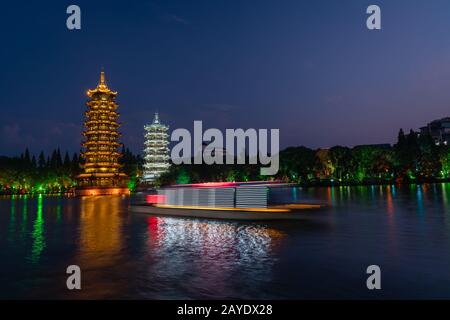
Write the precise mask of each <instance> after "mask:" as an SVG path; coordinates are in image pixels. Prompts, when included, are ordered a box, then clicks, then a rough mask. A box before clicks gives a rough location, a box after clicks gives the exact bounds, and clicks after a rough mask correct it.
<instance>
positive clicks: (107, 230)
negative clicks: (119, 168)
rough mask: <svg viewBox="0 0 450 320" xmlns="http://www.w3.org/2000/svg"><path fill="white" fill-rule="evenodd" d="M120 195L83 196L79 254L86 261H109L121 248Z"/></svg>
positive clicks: (97, 263) (96, 262)
mask: <svg viewBox="0 0 450 320" xmlns="http://www.w3.org/2000/svg"><path fill="white" fill-rule="evenodd" d="M120 207H121V197H119V196H105V197H83V198H81V210H80V211H81V216H80V258H81V260H82V261H83V262H84V263H88V264H89V265H93V264H95V265H100V264H103V263H108V262H109V259H110V258H111V257H113V256H114V254H115V253H117V252H119V251H120V249H121V248H122V230H121V227H122V219H121V210H120V209H121V208H120Z"/></svg>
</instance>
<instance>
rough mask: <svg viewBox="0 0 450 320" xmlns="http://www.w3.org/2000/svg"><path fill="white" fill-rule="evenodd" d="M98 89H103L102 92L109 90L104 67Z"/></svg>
mask: <svg viewBox="0 0 450 320" xmlns="http://www.w3.org/2000/svg"><path fill="white" fill-rule="evenodd" d="M97 88H99V89H102V90H108V86H107V85H106V80H105V71H104V70H103V67H102V71H101V72H100V82H99V83H98V86H97Z"/></svg>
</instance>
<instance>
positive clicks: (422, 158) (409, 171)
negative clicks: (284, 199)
mask: <svg viewBox="0 0 450 320" xmlns="http://www.w3.org/2000/svg"><path fill="white" fill-rule="evenodd" d="M122 153H123V157H122V158H121V159H120V163H121V165H122V166H123V169H122V170H123V172H124V173H126V174H127V175H128V176H129V177H130V182H129V184H128V187H129V188H130V189H131V190H132V191H134V190H135V189H136V188H137V189H141V188H145V187H148V186H147V185H143V184H141V183H140V181H139V178H140V177H141V176H142V165H143V160H142V158H141V157H140V156H139V155H134V154H133V153H132V152H131V151H130V150H129V149H126V148H125V147H123V149H122ZM81 165H82V159H80V157H79V154H78V153H75V154H73V156H72V157H70V156H69V154H68V153H67V152H66V153H65V155H64V156H62V154H61V152H60V149H56V150H54V151H53V152H52V153H51V155H50V156H47V157H46V156H45V154H44V153H43V152H41V153H40V154H39V155H38V156H37V157H36V156H34V155H33V156H31V155H30V153H29V151H28V149H27V150H25V152H24V153H23V154H21V155H20V156H18V157H4V156H3V157H1V156H0V194H1V195H13V194H17V195H19V194H61V193H70V192H71V191H72V190H73V189H74V188H75V186H76V179H75V178H76V176H77V175H78V174H79V173H80V172H81ZM259 169H260V166H259V165H250V164H234V165H225V164H222V165H217V164H216V165H206V164H202V165H186V164H182V165H171V167H170V169H169V171H168V172H167V173H165V174H163V175H162V176H161V177H160V178H159V179H158V180H157V181H156V183H155V185H156V186H157V187H159V186H165V185H169V184H187V183H198V182H217V181H257V180H267V181H282V182H290V183H295V184H297V185H299V186H302V187H328V186H364V185H399V184H422V183H443V182H450V147H449V146H446V145H441V146H437V145H436V144H435V143H434V141H433V139H432V137H431V136H430V135H427V134H419V133H417V132H414V131H412V130H411V131H410V132H409V133H408V134H405V133H404V132H403V130H400V132H399V134H398V138H397V142H396V143H395V144H394V145H392V146H391V145H361V146H356V147H353V148H349V147H342V146H335V147H332V148H329V149H316V150H314V149H310V148H307V147H289V148H286V149H284V150H282V151H281V152H280V168H279V171H278V173H277V174H276V175H275V176H270V177H268V176H261V175H260V174H259Z"/></svg>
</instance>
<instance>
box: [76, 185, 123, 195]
mask: <svg viewBox="0 0 450 320" xmlns="http://www.w3.org/2000/svg"><path fill="white" fill-rule="evenodd" d="M111 195H130V189H128V188H127V187H114V186H112V187H79V188H76V189H75V196H77V197H79V196H111Z"/></svg>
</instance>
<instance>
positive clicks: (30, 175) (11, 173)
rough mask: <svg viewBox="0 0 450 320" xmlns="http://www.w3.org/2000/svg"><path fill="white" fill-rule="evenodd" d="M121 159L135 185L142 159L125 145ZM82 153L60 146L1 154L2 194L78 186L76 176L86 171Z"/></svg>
mask: <svg viewBox="0 0 450 320" xmlns="http://www.w3.org/2000/svg"><path fill="white" fill-rule="evenodd" d="M122 154H123V156H122V157H121V159H120V160H119V161H120V163H121V164H122V165H123V167H122V168H123V169H122V170H123V171H124V172H125V173H126V174H128V175H129V177H130V184H131V185H130V187H134V185H135V183H136V177H137V176H139V174H140V171H139V170H140V167H141V166H142V159H141V157H140V156H139V155H134V154H133V153H132V152H131V151H130V150H129V149H128V148H125V147H123V149H122ZM82 164H83V159H82V158H81V157H80V154H79V153H73V154H72V155H70V154H69V153H68V152H65V153H64V155H63V154H62V153H61V151H60V148H57V149H55V150H53V151H52V152H51V153H49V154H48V155H46V154H45V153H44V152H43V151H41V152H40V153H39V155H37V156H35V155H31V154H30V152H29V150H28V148H27V149H26V150H25V152H23V153H22V154H21V155H20V156H16V157H6V156H0V194H20V193H47V194H48V193H64V192H70V191H71V190H72V189H73V188H74V187H75V186H76V176H77V175H79V174H80V173H81V172H82Z"/></svg>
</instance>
